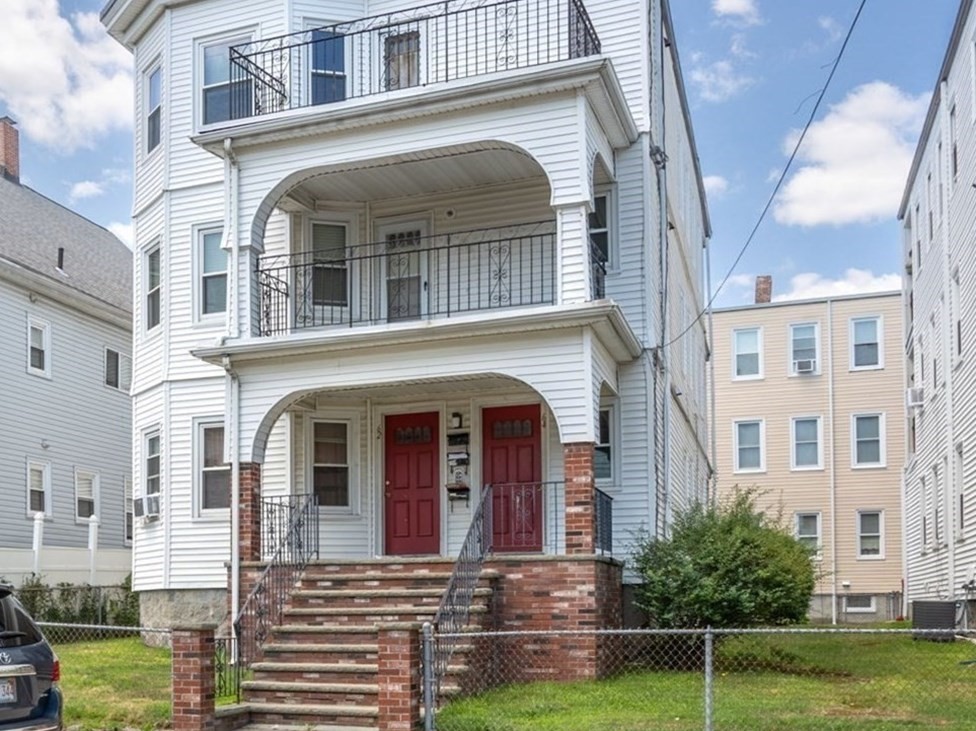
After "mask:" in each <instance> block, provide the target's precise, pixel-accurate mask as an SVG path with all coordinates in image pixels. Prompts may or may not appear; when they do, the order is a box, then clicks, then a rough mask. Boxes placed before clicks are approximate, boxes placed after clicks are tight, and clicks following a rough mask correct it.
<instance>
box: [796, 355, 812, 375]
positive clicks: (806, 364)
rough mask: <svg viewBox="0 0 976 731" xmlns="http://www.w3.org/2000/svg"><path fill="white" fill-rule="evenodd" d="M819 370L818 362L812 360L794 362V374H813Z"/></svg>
mask: <svg viewBox="0 0 976 731" xmlns="http://www.w3.org/2000/svg"><path fill="white" fill-rule="evenodd" d="M816 370H817V361H815V360H813V359H812V358H806V359H804V360H795V361H793V372H794V373H813V372H814V371H816Z"/></svg>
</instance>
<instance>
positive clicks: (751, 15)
mask: <svg viewBox="0 0 976 731" xmlns="http://www.w3.org/2000/svg"><path fill="white" fill-rule="evenodd" d="M712 11H713V12H714V13H715V14H716V15H717V16H719V18H723V19H726V20H731V21H734V22H736V23H741V24H743V25H757V24H758V23H760V22H762V19H761V18H760V17H759V6H758V5H757V4H756V0H712Z"/></svg>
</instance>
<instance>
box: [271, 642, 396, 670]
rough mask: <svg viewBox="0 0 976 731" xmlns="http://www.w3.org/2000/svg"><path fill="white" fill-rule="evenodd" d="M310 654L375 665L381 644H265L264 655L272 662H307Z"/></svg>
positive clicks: (332, 660) (333, 659)
mask: <svg viewBox="0 0 976 731" xmlns="http://www.w3.org/2000/svg"><path fill="white" fill-rule="evenodd" d="M309 656H315V657H322V656H328V658H329V660H330V661H331V662H349V663H354V664H359V663H365V664H373V665H375V664H376V662H377V660H378V659H379V645H377V644H375V643H352V642H349V643H335V644H321V643H318V644H316V643H311V642H278V643H271V644H267V645H265V646H264V657H265V658H266V659H267V660H268V661H270V662H307V661H308V659H309Z"/></svg>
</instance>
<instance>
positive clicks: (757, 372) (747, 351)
mask: <svg viewBox="0 0 976 731" xmlns="http://www.w3.org/2000/svg"><path fill="white" fill-rule="evenodd" d="M732 349H733V356H732V357H733V363H732V377H733V378H762V330H761V329H760V328H758V327H751V328H743V329H741V330H733V331H732Z"/></svg>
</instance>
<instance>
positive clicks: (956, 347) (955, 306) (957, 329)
mask: <svg viewBox="0 0 976 731" xmlns="http://www.w3.org/2000/svg"><path fill="white" fill-rule="evenodd" d="M959 294H960V293H959V267H956V268H955V269H954V270H953V272H952V282H951V291H950V295H949V296H950V299H949V307H951V308H952V318H953V328H952V346H953V348H952V349H953V352H954V353H955V362H956V363H959V361H960V360H962V300H961V299H959Z"/></svg>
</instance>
